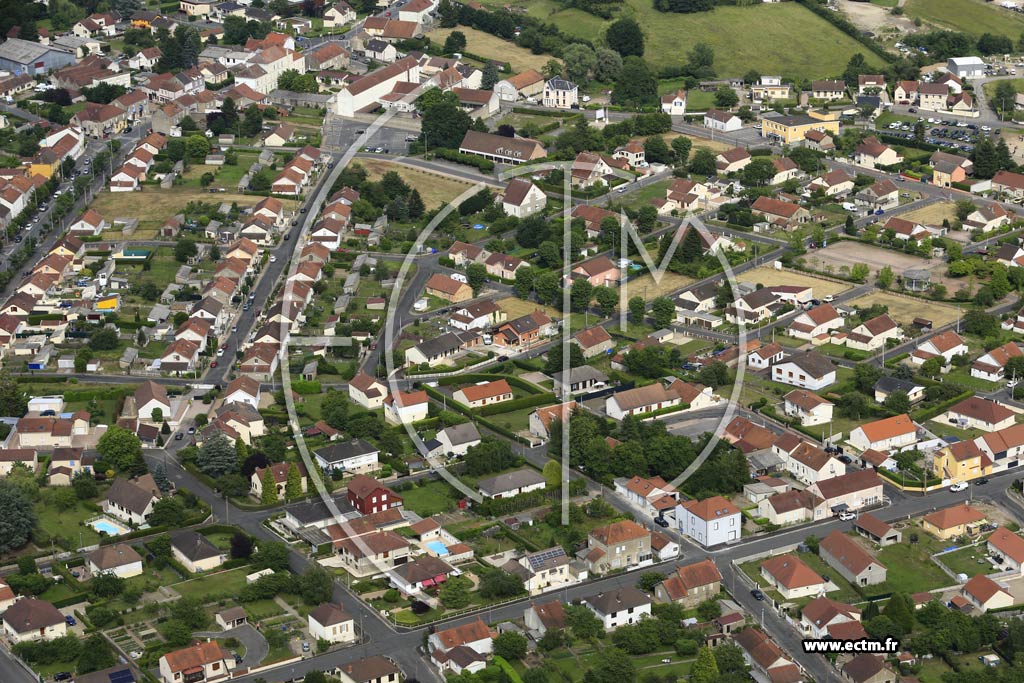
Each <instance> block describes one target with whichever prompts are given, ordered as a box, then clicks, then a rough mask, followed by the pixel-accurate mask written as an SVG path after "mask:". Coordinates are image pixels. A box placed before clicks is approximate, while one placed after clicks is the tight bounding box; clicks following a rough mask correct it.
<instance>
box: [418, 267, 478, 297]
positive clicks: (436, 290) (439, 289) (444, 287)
mask: <svg viewBox="0 0 1024 683" xmlns="http://www.w3.org/2000/svg"><path fill="white" fill-rule="evenodd" d="M425 291H426V294H427V296H436V297H437V298H439V299H443V300H444V301H448V302H449V303H453V304H457V303H462V302H463V301H469V300H470V299H472V298H473V288H472V287H470V286H469V285H468V284H466V283H465V282H460V281H459V280H455V279H454V278H452V277H450V276H448V275H445V274H444V273H434V274H433V275H431V276H430V279H429V280H427V284H426V287H425Z"/></svg>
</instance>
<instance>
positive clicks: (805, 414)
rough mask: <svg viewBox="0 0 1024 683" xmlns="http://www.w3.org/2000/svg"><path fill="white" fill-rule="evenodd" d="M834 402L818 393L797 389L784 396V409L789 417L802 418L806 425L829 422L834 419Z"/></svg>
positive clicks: (801, 420) (803, 423)
mask: <svg viewBox="0 0 1024 683" xmlns="http://www.w3.org/2000/svg"><path fill="white" fill-rule="evenodd" d="M833 408H834V404H833V403H832V402H831V401H826V400H825V399H823V398H821V397H820V396H818V395H817V394H813V393H811V392H809V391H805V390H803V389H796V390H794V391H791V392H789V393H788V394H786V395H785V396H784V397H783V409H784V412H785V414H786V415H787V416H788V417H796V418H799V419H800V424H801V425H803V426H804V427H811V426H814V425H819V424H827V423H829V422H831V421H832V410H833Z"/></svg>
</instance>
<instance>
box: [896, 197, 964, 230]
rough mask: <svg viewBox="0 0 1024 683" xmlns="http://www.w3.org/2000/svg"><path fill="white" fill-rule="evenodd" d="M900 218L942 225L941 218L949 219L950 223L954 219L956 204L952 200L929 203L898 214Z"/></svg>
mask: <svg viewBox="0 0 1024 683" xmlns="http://www.w3.org/2000/svg"><path fill="white" fill-rule="evenodd" d="M900 218H905V219H907V220H908V221H914V222H915V223H926V224H928V225H942V221H943V220H949V222H951V223H952V222H953V221H954V220H955V219H956V204H954V203H953V202H939V203H937V204H930V205H928V206H925V207H922V208H920V209H914V210H913V211H908V212H907V213H905V214H903V215H902V216H900Z"/></svg>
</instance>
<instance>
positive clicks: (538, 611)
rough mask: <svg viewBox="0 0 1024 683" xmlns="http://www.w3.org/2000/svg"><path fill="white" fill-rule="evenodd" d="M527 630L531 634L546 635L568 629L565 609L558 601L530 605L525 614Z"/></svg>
mask: <svg viewBox="0 0 1024 683" xmlns="http://www.w3.org/2000/svg"><path fill="white" fill-rule="evenodd" d="M523 618H524V622H525V624H526V628H527V630H528V631H530V632H531V633H537V634H541V635H542V634H545V633H547V632H548V631H560V630H564V629H565V628H566V623H565V607H564V606H563V605H562V603H561V602H559V601H558V600H552V601H551V602H545V603H541V604H536V603H534V602H531V603H530V606H529V607H527V608H526V611H525V612H524V613H523Z"/></svg>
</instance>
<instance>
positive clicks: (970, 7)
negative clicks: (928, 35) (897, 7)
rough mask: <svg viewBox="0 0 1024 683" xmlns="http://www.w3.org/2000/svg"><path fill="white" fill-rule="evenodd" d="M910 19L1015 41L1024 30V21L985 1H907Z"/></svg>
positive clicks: (972, 33)
mask: <svg viewBox="0 0 1024 683" xmlns="http://www.w3.org/2000/svg"><path fill="white" fill-rule="evenodd" d="M905 8H906V13H907V16H909V17H912V18H918V17H920V18H921V19H922V20H924V21H927V22H931V23H933V24H935V25H937V26H941V27H943V28H948V29H950V30H953V31H963V32H964V33H969V34H971V35H973V36H974V37H978V36H980V35H981V34H982V33H995V34H999V35H1004V36H1008V37H1010V38H1011V39H1013V40H1016V39H1017V38H1018V37H1019V36H1020V33H1021V31H1022V30H1024V17H1022V16H1021V15H1020V14H1017V13H1016V12H1011V11H1010V10H1008V9H1003V8H1001V7H998V6H997V5H996V4H995V3H986V2H983V1H982V0H908V1H907V4H906V5H905Z"/></svg>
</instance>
